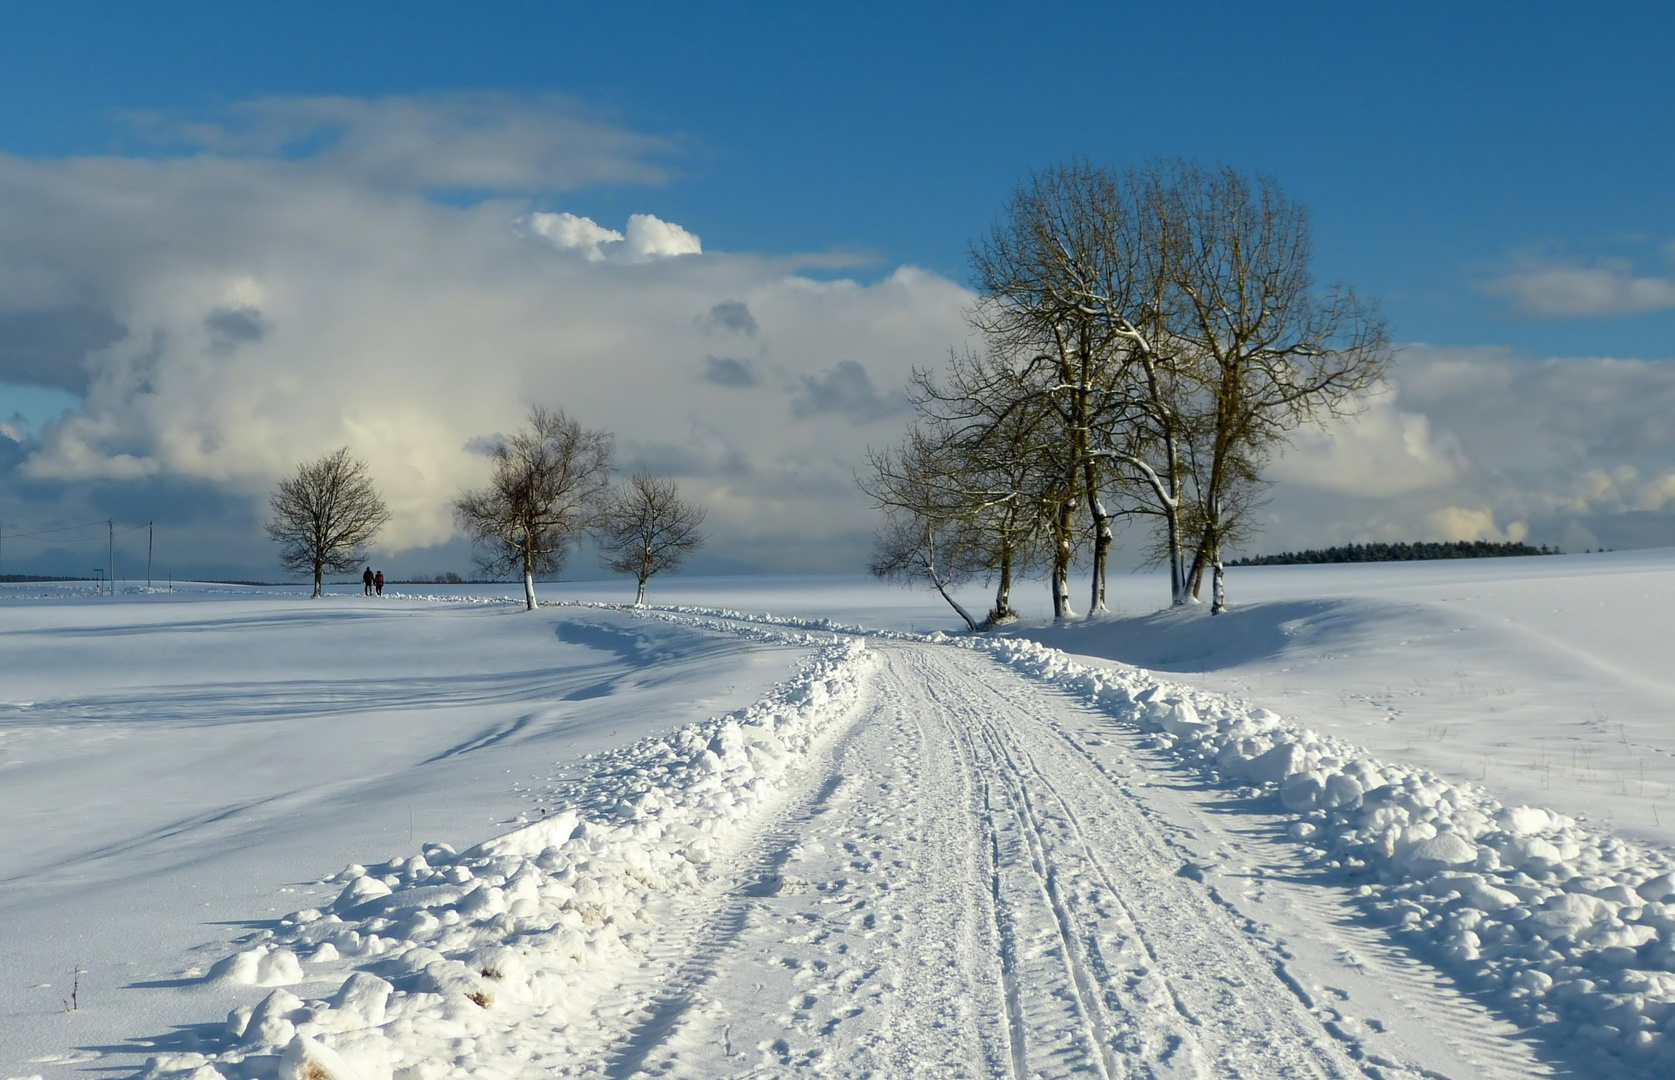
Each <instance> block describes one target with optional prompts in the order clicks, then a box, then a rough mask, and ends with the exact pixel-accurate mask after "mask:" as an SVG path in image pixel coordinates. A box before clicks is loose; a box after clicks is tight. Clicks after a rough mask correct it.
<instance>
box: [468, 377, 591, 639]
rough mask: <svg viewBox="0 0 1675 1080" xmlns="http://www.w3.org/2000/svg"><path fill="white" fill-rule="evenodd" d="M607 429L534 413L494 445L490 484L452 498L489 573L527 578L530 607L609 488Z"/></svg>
mask: <svg viewBox="0 0 1675 1080" xmlns="http://www.w3.org/2000/svg"><path fill="white" fill-rule="evenodd" d="M613 449H614V444H613V440H612V438H611V436H610V434H609V433H607V432H603V431H590V430H588V429H586V428H584V427H582V426H581V424H579V423H577V422H576V421H575V420H572V419H570V418H569V417H568V416H566V415H564V411H563V410H562V409H555V410H551V411H548V410H547V409H543V408H540V407H536V408H533V409H531V410H530V411H529V426H528V427H526V428H524V429H521V430H519V431H517V432H515V433H514V434H512V435H511V436H509V437H507V438H506V439H505V440H503V441H502V442H501V443H500V445H498V446H496V447H495V449H494V451H493V453H492V455H491V457H492V459H493V470H492V472H491V474H490V476H489V483H488V486H487V487H485V488H482V489H480V490H478V491H472V492H468V493H466V494H465V495H462V496H460V497H459V499H457V500H455V502H454V518H455V520H456V521H458V522H459V524H460V527H461V528H463V529H464V530H465V532H466V533H467V534H468V535H469V536H470V537H471V540H472V543H473V544H474V545H475V546H476V551H477V562H478V565H479V566H481V567H482V569H483V571H484V572H485V573H487V574H490V575H493V576H498V575H501V574H505V573H509V572H513V571H516V572H518V573H521V574H522V576H523V595H524V605H525V608H526V610H529V611H534V610H535V607H536V602H535V578H536V576H537V575H545V574H552V573H556V572H557V571H558V569H559V567H560V566H562V565H563V564H564V557H565V555H566V554H568V553H569V550H570V548H571V547H572V546H573V545H574V544H575V542H576V540H577V539H578V537H580V536H581V534H582V533H583V532H585V531H586V530H587V529H588V528H589V527H590V526H592V525H593V524H594V522H595V521H596V519H597V517H598V514H599V512H600V510H601V509H602V502H603V499H604V497H605V495H606V493H607V491H608V490H609V488H610V480H611V458H612V452H613Z"/></svg>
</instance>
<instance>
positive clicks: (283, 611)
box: [0, 551, 1675, 1080]
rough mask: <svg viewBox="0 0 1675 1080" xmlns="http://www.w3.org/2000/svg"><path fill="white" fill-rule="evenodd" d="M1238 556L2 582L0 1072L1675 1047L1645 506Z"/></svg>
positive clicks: (363, 1070) (1287, 1063)
mask: <svg viewBox="0 0 1675 1080" xmlns="http://www.w3.org/2000/svg"><path fill="white" fill-rule="evenodd" d="M1229 585H1230V597H1231V599H1232V601H1233V603H1234V608H1233V610H1231V611H1230V612H1229V613H1228V614H1227V615H1226V616H1223V617H1218V618H1215V619H1211V618H1210V617H1208V615H1207V614H1206V613H1204V612H1202V611H1196V610H1195V611H1184V612H1179V611H1178V612H1157V611H1156V609H1157V607H1158V606H1159V605H1160V603H1161V602H1162V600H1163V597H1164V588H1163V585H1162V583H1161V582H1160V581H1158V580H1157V579H1156V577H1155V576H1151V575H1138V576H1134V577H1129V578H1122V579H1119V580H1118V582H1117V583H1116V589H1115V593H1116V599H1117V601H1118V604H1119V606H1120V608H1121V610H1120V611H1118V612H1117V613H1116V614H1114V615H1113V616H1111V617H1108V618H1102V619H1099V620H1095V621H1092V622H1086V623H1073V624H1069V625H1065V626H1059V627H1055V626H1051V625H1048V624H1046V623H1044V622H1042V621H1040V620H1039V619H1038V618H1037V619H1036V621H1033V622H1026V623H1025V624H1023V625H1021V626H1019V627H1018V628H1016V629H1015V631H1014V632H1013V633H1011V634H1008V635H1004V636H999V637H997V638H995V639H991V640H976V641H974V640H972V639H969V638H966V637H964V636H944V635H943V634H942V633H940V631H945V630H951V629H952V628H953V626H954V625H955V623H956V622H957V620H955V619H953V618H951V617H950V616H951V613H950V612H948V611H947V609H946V608H945V606H943V605H942V604H941V602H940V600H938V599H936V598H935V597H934V595H931V596H927V595H925V594H919V593H911V592H902V591H896V590H890V589H885V588H882V587H879V586H876V585H872V584H870V583H865V582H860V581H845V580H832V579H801V580H784V579H780V580H763V579H691V580H682V579H674V580H672V581H669V582H667V583H663V582H654V587H653V590H652V597H651V598H652V600H653V602H654V603H656V604H659V605H664V606H661V607H657V608H654V609H651V610H647V611H643V612H634V611H625V610H619V609H615V608H610V607H605V606H601V605H604V604H608V603H611V602H615V601H617V600H620V599H621V598H622V592H623V586H622V584H621V583H620V582H612V583H602V584H598V585H593V584H588V585H570V584H565V585H555V586H551V587H549V588H548V589H547V590H546V593H545V597H544V598H545V599H548V600H563V601H567V602H568V603H566V604H564V605H562V606H553V607H547V608H543V609H542V610H541V611H540V612H538V613H535V614H526V613H522V612H520V611H519V610H517V607H516V606H515V605H514V604H511V603H508V602H507V599H506V598H507V597H510V596H511V595H512V593H513V591H514V589H515V587H513V588H508V589H506V590H504V591H502V590H496V589H489V588H485V587H481V586H477V587H470V586H464V587H451V588H444V587H437V588H436V589H435V590H432V589H430V588H429V587H423V588H419V587H413V586H395V587H393V588H392V589H391V590H390V592H391V595H389V596H386V597H385V598H383V599H382V600H376V599H367V598H363V597H361V596H360V595H358V593H359V588H358V587H355V588H354V589H352V590H351V589H347V588H345V589H342V590H340V591H341V592H342V593H343V595H338V596H333V597H330V598H328V599H326V600H324V601H319V602H314V601H309V600H307V599H305V598H303V597H302V596H300V595H298V594H296V593H294V592H290V591H287V590H271V589H242V588H236V587H220V586H193V587H177V588H176V589H175V591H173V592H172V593H171V592H161V593H145V592H142V591H138V590H133V591H125V592H122V593H120V594H119V595H118V596H116V597H114V598H111V597H105V598H96V597H93V596H91V595H88V588H86V587H82V586H77V585H66V586H39V585H27V586H4V587H0V665H3V666H0V1078H10V1077H30V1076H41V1077H43V1078H48V1080H59V1078H68V1077H87V1076H93V1077H118V1076H150V1077H156V1078H159V1080H161V1078H164V1077H180V1078H187V1077H191V1078H192V1080H215V1077H216V1076H220V1077H223V1078H225V1080H245V1078H263V1080H265V1078H269V1077H284V1078H291V1077H308V1078H309V1080H325V1078H327V1077H331V1078H336V1080H352V1078H357V1077H358V1078H364V1080H385V1078H392V1077H404V1078H410V1080H434V1078H441V1077H449V1076H480V1077H512V1076H535V1075H543V1076H546V1075H552V1076H590V1077H629V1076H635V1075H642V1074H643V1075H668V1076H689V1077H712V1076H776V1075H839V1076H843V1075H872V1076H906V1075H927V1076H996V1077H1024V1076H1062V1075H1070V1074H1073V1073H1074V1074H1086V1075H1094V1076H1130V1075H1134V1076H1205V1077H1210V1076H1276V1075H1316V1076H1373V1077H1420V1076H1450V1077H1513V1076H1532V1075H1536V1076H1539V1075H1570V1074H1572V1073H1576V1072H1581V1071H1584V1070H1585V1071H1587V1072H1588V1073H1589V1074H1590V1075H1594V1076H1601V1077H1618V1076H1621V1077H1652V1076H1668V1075H1672V1074H1675V973H1672V972H1675V876H1671V871H1672V869H1675V863H1672V862H1671V859H1670V858H1669V855H1668V853H1669V852H1670V851H1671V850H1672V846H1675V798H1672V795H1675V725H1671V724H1670V723H1669V722H1668V721H1669V719H1670V718H1671V717H1672V716H1675V673H1672V672H1671V670H1670V664H1669V661H1668V659H1667V656H1668V643H1669V640H1670V634H1669V623H1670V616H1669V615H1668V612H1669V611H1670V610H1672V603H1675V551H1654V552H1627V553H1613V554H1601V555H1576V556H1562V557H1551V558H1539V559H1516V560H1493V561H1472V562H1459V563H1428V564H1410V565H1377V566H1360V567H1297V568H1260V569H1235V570H1233V571H1231V572H1230V575H1229ZM1024 599H1025V600H1028V601H1033V600H1037V599H1040V598H1037V597H1035V596H1033V595H1026V596H1025V597H1024ZM971 600H972V602H973V603H981V602H982V597H980V596H977V595H975V594H974V595H973V596H972V597H971ZM1030 614H1032V615H1035V616H1039V615H1040V614H1041V613H1040V612H1039V611H1037V612H1032V613H1030ZM1130 665H1134V666H1130ZM1666 901H1667V904H1666Z"/></svg>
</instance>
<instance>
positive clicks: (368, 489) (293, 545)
mask: <svg viewBox="0 0 1675 1080" xmlns="http://www.w3.org/2000/svg"><path fill="white" fill-rule="evenodd" d="M269 505H271V506H272V507H273V517H272V518H270V519H269V520H268V523H267V532H268V535H269V536H271V537H273V539H275V540H277V541H278V542H279V544H280V548H279V563H280V565H281V566H283V567H284V568H285V569H286V570H288V571H290V572H291V573H293V574H312V575H313V577H314V595H315V596H319V595H321V591H322V590H321V582H320V579H321V577H322V576H323V575H324V574H325V573H326V572H327V571H330V572H332V573H341V572H343V571H345V570H352V569H354V568H355V567H356V566H357V565H359V564H360V561H361V559H362V558H364V557H365V555H366V545H367V544H368V543H370V542H371V541H372V538H373V537H374V536H375V535H377V533H378V530H379V529H381V528H383V526H384V524H385V523H386V522H388V521H389V520H390V511H389V508H388V507H387V506H385V505H384V500H383V499H381V498H379V497H378V492H377V491H376V490H375V489H374V488H373V486H372V478H371V477H369V476H367V474H366V462H364V461H358V460H356V459H355V458H352V457H350V456H349V448H348V447H347V446H345V447H342V448H340V449H338V450H337V451H335V452H333V453H330V454H327V455H326V456H325V457H323V458H320V459H319V460H318V461H305V462H303V463H302V464H301V465H298V466H297V472H296V475H295V476H292V477H289V478H288V479H285V480H281V481H280V482H279V489H278V490H277V491H275V492H274V493H273V497H272V498H271V499H270V500H269Z"/></svg>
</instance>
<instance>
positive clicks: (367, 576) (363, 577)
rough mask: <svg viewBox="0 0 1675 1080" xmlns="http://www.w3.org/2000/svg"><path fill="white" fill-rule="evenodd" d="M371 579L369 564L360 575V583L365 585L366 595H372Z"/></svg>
mask: <svg viewBox="0 0 1675 1080" xmlns="http://www.w3.org/2000/svg"><path fill="white" fill-rule="evenodd" d="M372 580H373V579H372V567H370V566H369V567H367V568H366V573H364V574H362V575H361V584H362V585H365V586H366V594H367V595H368V596H371V595H372Z"/></svg>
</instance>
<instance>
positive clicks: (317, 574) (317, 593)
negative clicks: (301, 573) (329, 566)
mask: <svg viewBox="0 0 1675 1080" xmlns="http://www.w3.org/2000/svg"><path fill="white" fill-rule="evenodd" d="M324 571H325V568H324V567H323V566H321V565H320V561H319V560H318V559H316V560H315V561H314V595H313V599H316V600H317V599H319V598H320V597H322V596H324V595H325V589H323V588H321V586H320V578H321V575H322V574H323V573H324Z"/></svg>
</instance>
